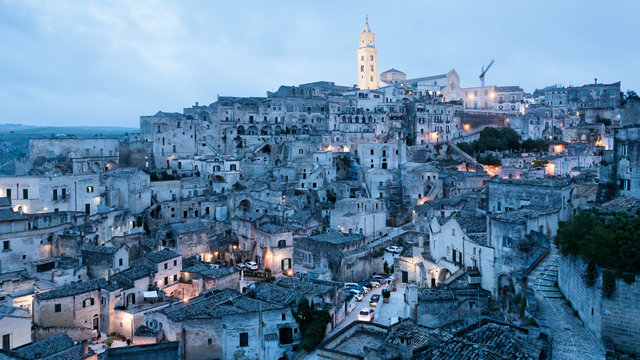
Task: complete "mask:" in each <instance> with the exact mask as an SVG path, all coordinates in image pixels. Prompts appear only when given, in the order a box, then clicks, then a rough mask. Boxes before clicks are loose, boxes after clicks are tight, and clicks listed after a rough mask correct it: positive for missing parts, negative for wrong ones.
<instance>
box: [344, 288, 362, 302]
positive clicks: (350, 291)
mask: <svg viewBox="0 0 640 360" xmlns="http://www.w3.org/2000/svg"><path fill="white" fill-rule="evenodd" d="M344 292H345V294H353V296H355V298H356V301H362V298H363V296H362V292H361V291H360V290H357V289H347V290H345V291H344Z"/></svg>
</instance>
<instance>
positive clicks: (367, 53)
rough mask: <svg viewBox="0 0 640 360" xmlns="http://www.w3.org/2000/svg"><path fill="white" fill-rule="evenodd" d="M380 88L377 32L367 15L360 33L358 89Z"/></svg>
mask: <svg viewBox="0 0 640 360" xmlns="http://www.w3.org/2000/svg"><path fill="white" fill-rule="evenodd" d="M377 88H378V50H376V34H374V33H373V32H372V31H371V28H370V27H369V18H368V17H367V19H366V22H365V24H364V29H362V32H361V33H360V47H359V48H358V89H360V90H366V89H377Z"/></svg>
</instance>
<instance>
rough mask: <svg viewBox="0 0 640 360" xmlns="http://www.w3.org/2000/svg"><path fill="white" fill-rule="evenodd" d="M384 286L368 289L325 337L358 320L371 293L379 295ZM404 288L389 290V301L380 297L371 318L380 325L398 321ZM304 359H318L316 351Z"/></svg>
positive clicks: (402, 304)
mask: <svg viewBox="0 0 640 360" xmlns="http://www.w3.org/2000/svg"><path fill="white" fill-rule="evenodd" d="M385 288H386V287H384V286H382V287H380V288H375V289H373V290H371V291H369V293H368V294H367V295H365V296H363V299H362V301H358V302H356V307H355V309H354V310H353V311H352V312H351V313H350V314H349V315H347V316H346V317H345V318H344V320H343V321H342V322H341V323H340V324H338V326H336V327H335V328H334V329H333V330H332V331H331V332H330V333H329V334H328V335H327V336H326V337H325V339H326V338H328V337H330V336H333V335H335V334H336V333H337V332H338V331H340V330H342V329H344V328H345V327H347V326H348V325H349V324H351V323H352V322H354V321H358V313H359V312H360V310H361V309H363V308H366V307H369V300H370V299H371V295H373V294H378V295H381V293H382V289H385ZM405 288H406V284H398V290H397V291H395V292H391V297H390V298H389V303H387V304H385V303H384V302H383V300H382V298H381V299H380V302H379V303H378V305H377V306H376V307H375V311H376V316H375V319H374V320H373V321H374V322H375V323H377V324H381V325H387V326H388V325H391V324H393V323H395V322H396V321H398V318H400V317H404V316H405V315H404V312H405V309H404V291H405ZM381 296H382V295H381ZM304 359H305V360H317V359H320V358H319V357H318V354H317V351H313V352H311V353H309V354H308V355H307V356H306V357H304Z"/></svg>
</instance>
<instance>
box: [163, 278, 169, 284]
mask: <svg viewBox="0 0 640 360" xmlns="http://www.w3.org/2000/svg"><path fill="white" fill-rule="evenodd" d="M164 284H165V285H168V284H169V277H168V276H165V277H164Z"/></svg>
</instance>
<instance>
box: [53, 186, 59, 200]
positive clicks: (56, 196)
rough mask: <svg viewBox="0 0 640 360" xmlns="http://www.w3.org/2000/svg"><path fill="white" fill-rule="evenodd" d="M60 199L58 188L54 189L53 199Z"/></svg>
mask: <svg viewBox="0 0 640 360" xmlns="http://www.w3.org/2000/svg"><path fill="white" fill-rule="evenodd" d="M56 200H58V189H53V201H56Z"/></svg>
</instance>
